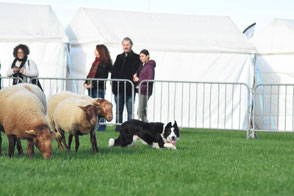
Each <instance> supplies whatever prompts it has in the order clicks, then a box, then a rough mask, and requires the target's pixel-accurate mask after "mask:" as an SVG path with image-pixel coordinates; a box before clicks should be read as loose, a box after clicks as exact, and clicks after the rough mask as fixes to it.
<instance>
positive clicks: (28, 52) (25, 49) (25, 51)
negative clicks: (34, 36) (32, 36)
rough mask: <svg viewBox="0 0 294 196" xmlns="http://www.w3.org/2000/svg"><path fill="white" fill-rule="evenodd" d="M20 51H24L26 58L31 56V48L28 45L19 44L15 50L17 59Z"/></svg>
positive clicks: (14, 54)
mask: <svg viewBox="0 0 294 196" xmlns="http://www.w3.org/2000/svg"><path fill="white" fill-rule="evenodd" d="M18 49H22V51H23V52H24V56H28V55H29V54H30V50H29V47H28V46H27V45H24V44H19V45H17V46H16V47H15V48H14V49H13V56H14V57H15V58H17V51H18Z"/></svg>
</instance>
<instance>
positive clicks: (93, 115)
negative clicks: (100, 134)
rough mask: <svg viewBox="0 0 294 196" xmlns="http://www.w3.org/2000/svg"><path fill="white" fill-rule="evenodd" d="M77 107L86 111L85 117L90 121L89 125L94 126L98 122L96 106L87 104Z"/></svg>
mask: <svg viewBox="0 0 294 196" xmlns="http://www.w3.org/2000/svg"><path fill="white" fill-rule="evenodd" d="M79 107H80V108H81V109H82V110H83V111H84V112H85V113H86V119H87V121H89V122H90V124H91V126H92V127H96V124H97V123H98V114H97V108H96V106H95V105H92V104H89V105H86V106H79Z"/></svg>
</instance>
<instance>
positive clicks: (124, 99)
mask: <svg viewBox="0 0 294 196" xmlns="http://www.w3.org/2000/svg"><path fill="white" fill-rule="evenodd" d="M114 101H115V105H116V113H115V116H116V123H122V121H123V119H122V117H123V111H124V105H125V104H126V107H127V112H128V120H131V119H132V112H133V104H132V96H127V95H126V96H124V93H119V94H118V95H114ZM134 101H135V100H134ZM119 128H120V126H119V125H116V129H115V130H116V131H119Z"/></svg>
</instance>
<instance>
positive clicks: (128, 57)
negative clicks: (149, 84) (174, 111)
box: [111, 37, 140, 131]
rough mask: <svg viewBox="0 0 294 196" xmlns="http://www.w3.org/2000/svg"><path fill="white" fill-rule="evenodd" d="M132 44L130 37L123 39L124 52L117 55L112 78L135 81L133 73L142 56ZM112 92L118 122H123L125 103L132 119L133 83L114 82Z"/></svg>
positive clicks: (129, 117)
mask: <svg viewBox="0 0 294 196" xmlns="http://www.w3.org/2000/svg"><path fill="white" fill-rule="evenodd" d="M132 46H133V42H132V40H131V39H130V38H128V37H126V38H124V39H123V41H122V47H123V51H124V52H123V53H122V54H119V55H117V57H116V60H115V63H114V66H113V70H112V74H111V78H112V79H128V80H130V81H132V82H133V75H134V74H135V72H136V71H137V70H138V68H139V66H140V58H139V55H138V54H136V53H134V52H133V50H132ZM133 83H134V82H133ZM134 86H135V85H134ZM112 92H113V94H114V100H115V104H116V123H122V120H123V119H122V114H123V110H124V105H125V104H126V106H127V112H128V120H131V119H132V110H133V105H132V104H133V103H132V86H131V84H130V83H129V82H113V83H112ZM134 92H135V89H134ZM119 127H120V126H118V125H117V126H116V129H115V130H116V131H119Z"/></svg>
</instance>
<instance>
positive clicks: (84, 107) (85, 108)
mask: <svg viewBox="0 0 294 196" xmlns="http://www.w3.org/2000/svg"><path fill="white" fill-rule="evenodd" d="M91 106H92V105H86V106H79V107H80V108H81V109H82V110H83V111H85V112H86V111H87V110H88V109H89V107H91Z"/></svg>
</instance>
